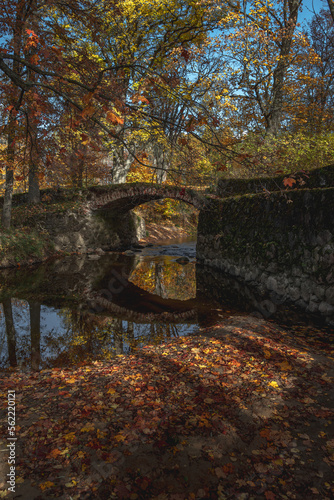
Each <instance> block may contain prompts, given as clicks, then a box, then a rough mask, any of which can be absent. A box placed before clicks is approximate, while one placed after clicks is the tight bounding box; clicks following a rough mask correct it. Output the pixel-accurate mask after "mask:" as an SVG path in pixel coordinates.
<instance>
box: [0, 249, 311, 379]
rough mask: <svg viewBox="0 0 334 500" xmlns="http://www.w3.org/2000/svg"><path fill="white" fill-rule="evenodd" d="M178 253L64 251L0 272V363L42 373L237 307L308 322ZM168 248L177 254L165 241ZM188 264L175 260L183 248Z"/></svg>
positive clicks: (208, 321)
mask: <svg viewBox="0 0 334 500" xmlns="http://www.w3.org/2000/svg"><path fill="white" fill-rule="evenodd" d="M187 245H188V246H187V249H188V250H187V251H185V250H184V248H183V249H181V250H182V251H181V250H180V248H179V249H178V252H176V251H175V253H176V255H175V256H173V255H156V254H157V253H158V254H159V253H161V251H165V250H164V249H163V250H161V248H162V247H158V249H157V250H156V254H154V251H155V249H154V248H153V249H149V251H150V253H151V255H147V254H146V255H145V252H142V254H141V255H139V254H136V255H133V256H126V255H121V254H107V255H103V256H101V257H100V258H98V259H96V257H95V256H94V257H90V256H77V257H66V258H63V259H57V260H53V261H52V262H48V263H46V264H43V265H40V266H37V267H35V268H31V269H22V270H20V269H12V270H4V271H2V272H0V303H1V306H0V368H2V369H3V368H8V367H9V366H12V367H15V366H17V365H19V366H21V367H26V368H27V369H31V368H32V369H33V370H38V369H41V368H47V367H54V366H67V365H76V364H80V363H87V362H89V361H93V360H100V359H109V358H111V357H112V356H115V355H118V354H122V353H130V352H133V351H135V350H136V349H138V348H140V347H141V346H143V345H145V344H147V343H160V342H161V341H164V340H166V339H168V338H173V337H179V336H184V335H189V334H195V333H196V331H197V330H198V328H199V327H201V326H208V325H213V324H215V323H217V322H223V321H224V318H226V317H229V316H231V315H233V314H236V313H237V314H240V313H241V312H244V313H248V314H249V313H250V314H255V315H257V316H262V317H264V318H265V319H267V318H270V319H275V320H276V321H279V320H281V319H282V318H283V319H286V318H288V319H289V321H291V322H292V323H294V324H296V323H297V322H299V321H300V320H301V317H302V318H303V320H304V321H305V320H307V321H308V320H309V318H308V317H307V316H306V315H305V313H302V315H300V314H298V311H296V310H293V309H291V308H287V307H286V305H285V304H284V303H283V304H282V303H281V302H280V301H279V300H277V298H276V297H273V296H271V295H268V294H267V295H263V294H262V295H261V294H260V293H259V292H258V291H255V290H254V289H252V288H251V287H249V286H245V285H244V284H242V283H241V282H239V281H238V280H236V279H234V278H231V277H228V276H226V275H223V274H222V273H220V272H216V271H214V270H213V269H207V268H203V267H199V266H196V264H195V262H194V259H193V254H194V248H195V246H194V245H192V246H191V245H190V244H187ZM167 250H168V252H167V253H169V254H170V253H173V252H172V250H171V249H170V248H169V249H167ZM187 252H188V256H189V258H190V261H189V262H188V263H186V264H185V265H181V264H180V263H178V262H177V259H178V257H179V256H180V254H182V253H183V255H184V254H187Z"/></svg>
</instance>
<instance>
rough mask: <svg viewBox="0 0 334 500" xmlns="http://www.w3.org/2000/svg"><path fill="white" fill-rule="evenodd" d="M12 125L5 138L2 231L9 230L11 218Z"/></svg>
mask: <svg viewBox="0 0 334 500" xmlns="http://www.w3.org/2000/svg"><path fill="white" fill-rule="evenodd" d="M13 126H14V125H13V124H10V131H9V134H8V136H7V141H8V145H7V165H6V187H5V196H4V202H3V207H2V216H1V223H2V226H3V228H4V229H9V228H10V223H11V218H12V198H13V186H14V155H15V151H14V147H15V146H14V133H13V132H12V130H11V129H12V127H13Z"/></svg>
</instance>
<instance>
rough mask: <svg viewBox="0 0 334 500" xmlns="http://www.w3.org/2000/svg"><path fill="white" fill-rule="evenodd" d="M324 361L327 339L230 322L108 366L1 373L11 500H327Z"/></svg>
mask: <svg viewBox="0 0 334 500" xmlns="http://www.w3.org/2000/svg"><path fill="white" fill-rule="evenodd" d="M333 352H334V351H333V347H332V346H331V345H330V344H329V343H328V333H327V334H326V333H324V332H318V331H317V330H314V329H312V328H308V327H298V326H296V328H294V329H292V330H291V329H290V330H284V329H282V328H278V327H277V326H275V325H274V324H271V323H269V322H266V321H264V320H260V319H256V318H251V317H249V316H239V317H231V318H229V319H228V320H227V321H226V322H225V323H224V324H223V325H218V326H216V327H213V328H210V329H206V330H203V331H202V332H201V335H200V336H193V337H182V338H176V339H171V340H170V341H168V342H165V343H164V344H161V345H159V346H148V347H145V348H143V349H140V350H138V351H136V352H135V353H133V354H132V355H130V356H117V357H116V358H115V359H114V360H113V361H108V362H104V363H101V362H97V363H93V364H92V365H89V366H84V365H83V366H80V367H77V368H75V369H64V370H62V369H55V370H45V371H42V372H40V373H22V372H19V371H17V372H16V371H14V372H9V373H7V374H5V375H4V376H3V377H2V380H1V382H0V390H1V396H2V398H1V399H2V415H1V417H2V420H1V421H2V422H5V421H6V418H7V414H6V411H7V390H8V389H12V390H15V394H16V437H17V441H16V450H15V452H16V470H15V473H16V492H15V495H14V498H17V499H19V498H20V499H24V500H32V499H34V500H37V499H45V500H51V499H53V498H60V499H68V500H70V499H72V500H79V499H80V500H83V499H101V500H103V499H123V498H124V499H132V500H136V499H157V500H158V499H159V500H184V499H188V500H195V499H221V500H224V499H237V500H247V499H249V500H251V499H265V500H275V499H281V498H282V499H301V500H304V499H307V500H312V499H319V500H320V499H321V500H330V499H331V498H333V496H334V481H333V478H334V477H333V465H334V433H333V431H334V393H333V377H334V357H333ZM1 432H2V435H1V437H2V439H3V442H2V446H1V449H2V450H4V449H6V438H7V436H8V432H7V426H5V427H4V426H3V427H2V431H1ZM6 456H7V452H4V453H3V455H2V462H1V468H2V473H3V475H4V474H5V473H6V474H7V473H8V470H7V472H6V469H8V465H7V462H6ZM0 487H1V488H2V491H3V493H1V498H5V497H6V498H7V496H8V498H9V495H7V493H8V491H7V489H6V488H7V485H6V483H5V482H2V484H0ZM6 495H7V496H6Z"/></svg>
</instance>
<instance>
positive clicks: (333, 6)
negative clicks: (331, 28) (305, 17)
mask: <svg viewBox="0 0 334 500" xmlns="http://www.w3.org/2000/svg"><path fill="white" fill-rule="evenodd" d="M327 3H328V7H329V10H330V13H331V16H332V19H333V22H334V0H327Z"/></svg>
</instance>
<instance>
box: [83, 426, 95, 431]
mask: <svg viewBox="0 0 334 500" xmlns="http://www.w3.org/2000/svg"><path fill="white" fill-rule="evenodd" d="M94 429H95V427H94V425H93V424H86V425H85V426H84V427H82V428H81V429H80V432H91V431H93V430H94Z"/></svg>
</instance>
